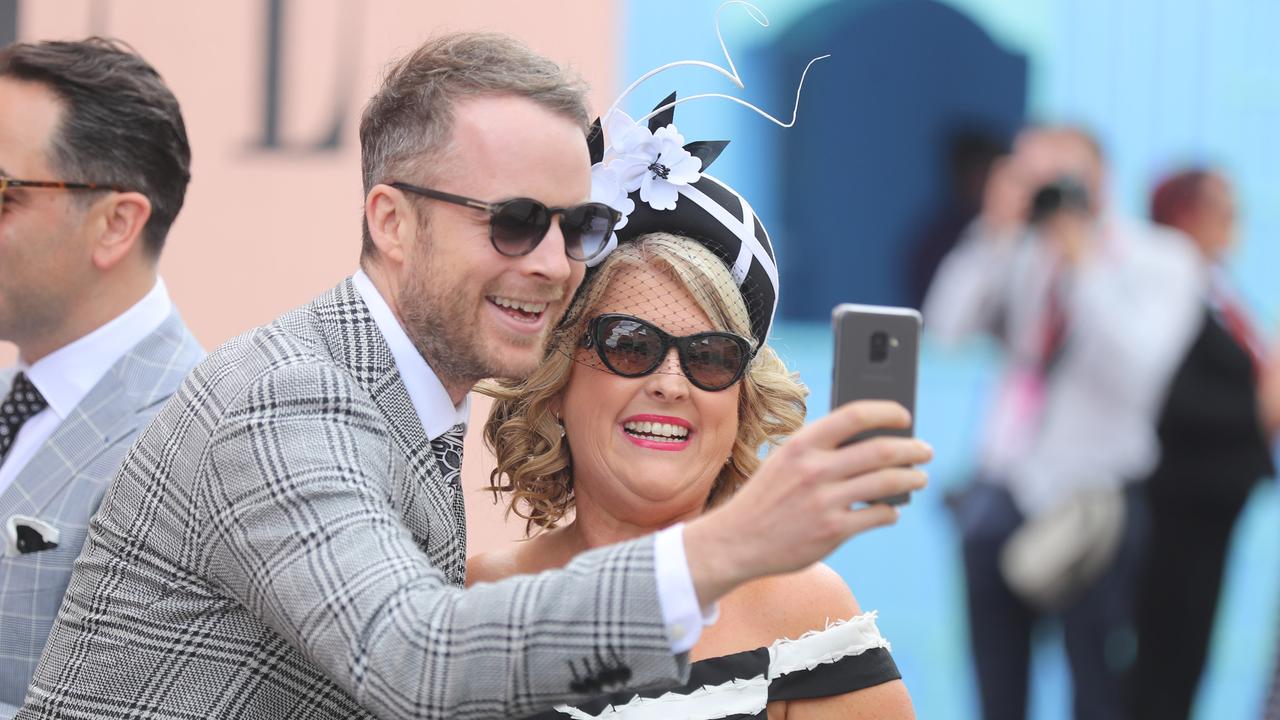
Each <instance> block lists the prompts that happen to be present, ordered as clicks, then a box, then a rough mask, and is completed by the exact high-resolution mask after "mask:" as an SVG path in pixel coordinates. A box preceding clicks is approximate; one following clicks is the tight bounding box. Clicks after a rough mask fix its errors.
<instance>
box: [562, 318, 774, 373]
mask: <svg viewBox="0 0 1280 720" xmlns="http://www.w3.org/2000/svg"><path fill="white" fill-rule="evenodd" d="M583 345H584V346H585V347H588V348H592V347H594V348H595V351H596V354H597V355H599V356H600V362H602V363H604V365H605V367H607V368H608V369H609V370H610V371H611V372H613V373H614V374H616V375H621V376H623V377H640V376H642V375H648V374H649V373H651V372H653V371H654V370H657V369H658V367H659V366H661V365H662V362H663V360H664V359H666V357H667V352H668V351H670V350H671V348H673V347H674V348H675V349H676V354H677V355H678V356H679V357H680V368H681V369H682V370H684V375H685V377H687V378H688V379H689V382H691V383H693V385H694V386H695V387H698V388H701V389H703V390H707V391H710V392H716V391H718V390H724V389H725V388H728V387H730V386H732V385H733V384H734V383H736V382H738V380H740V379H741V378H742V375H743V374H744V373H745V372H746V371H747V365H748V364H750V362H751V358H752V357H753V356H754V355H755V350H754V349H753V348H752V345H751V341H750V340H747V339H746V338H744V337H740V336H738V335H734V334H733V333H727V332H702V333H696V334H694V335H685V336H683V337H676V336H674V335H671V334H669V333H667V332H666V331H664V330H663V329H662V328H660V327H658V326H656V325H654V324H653V323H650V322H648V321H646V320H641V319H640V318H638V317H633V316H631V315H623V314H621V313H606V314H604V315H599V316H597V317H594V318H592V319H591V320H590V322H588V323H587V334H586V337H584V338H583Z"/></svg>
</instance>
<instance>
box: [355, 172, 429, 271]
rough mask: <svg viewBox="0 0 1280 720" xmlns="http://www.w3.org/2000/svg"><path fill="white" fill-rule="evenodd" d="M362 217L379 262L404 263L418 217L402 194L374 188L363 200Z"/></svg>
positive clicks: (415, 231)
mask: <svg viewBox="0 0 1280 720" xmlns="http://www.w3.org/2000/svg"><path fill="white" fill-rule="evenodd" d="M364 218H365V222H367V223H368V224H369V237H370V238H372V239H373V244H374V246H376V247H377V248H378V254H379V256H380V257H381V259H383V260H386V261H389V262H390V263H391V264H393V265H402V264H404V260H405V255H406V254H407V251H408V248H409V246H410V244H411V243H412V242H413V238H414V237H415V235H416V233H417V227H418V218H417V216H416V215H415V214H414V211H413V208H411V207H410V206H409V199H408V198H406V197H405V195H404V193H403V192H401V191H399V190H397V189H395V188H393V187H391V186H390V185H382V184H379V185H374V186H373V187H372V188H371V189H370V190H369V194H368V195H367V196H366V197H365V199H364Z"/></svg>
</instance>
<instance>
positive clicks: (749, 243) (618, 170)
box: [588, 0, 830, 344]
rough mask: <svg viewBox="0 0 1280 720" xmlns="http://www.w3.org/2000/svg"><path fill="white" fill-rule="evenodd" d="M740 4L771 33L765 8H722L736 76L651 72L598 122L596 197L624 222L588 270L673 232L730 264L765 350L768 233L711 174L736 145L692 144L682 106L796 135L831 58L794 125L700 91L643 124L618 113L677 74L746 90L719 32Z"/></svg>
mask: <svg viewBox="0 0 1280 720" xmlns="http://www.w3.org/2000/svg"><path fill="white" fill-rule="evenodd" d="M733 5H740V6H743V7H745V8H746V10H747V12H748V14H749V15H750V16H751V18H752V19H753V20H755V21H756V22H757V23H758V24H760V25H761V26H762V27H767V26H768V25H769V20H768V18H767V17H765V15H764V13H763V12H761V11H760V9H759V8H757V7H756V6H755V5H752V4H751V3H748V2H744V1H743V0H731V1H730V2H726V3H724V4H722V5H721V6H720V7H719V9H717V11H716V36H717V38H718V39H719V40H720V48H721V50H723V51H724V56H725V60H726V62H727V65H728V67H729V69H727V70H726V69H725V68H722V67H720V66H718V65H715V64H712V63H709V62H704V61H700V60H681V61H677V62H672V63H668V64H666V65H663V66H661V67H659V68H656V69H654V70H650V71H649V72H647V73H645V74H644V75H643V76H641V77H640V78H639V79H637V80H636V81H635V82H633V83H632V84H631V85H630V86H628V87H627V89H626V90H624V91H623V92H622V94H621V95H620V96H619V97H618V99H617V100H615V101H614V103H613V105H612V106H611V107H610V109H609V111H608V112H607V113H605V115H604V117H603V119H597V120H596V121H595V123H594V124H593V125H592V128H591V131H590V133H589V134H588V146H589V148H590V151H591V161H592V163H593V165H592V168H591V199H592V200H594V201H596V202H603V203H605V204H607V205H609V206H610V207H613V208H614V209H616V210H618V211H619V212H621V213H622V215H623V217H622V220H621V221H620V222H619V223H618V225H617V226H616V227H615V228H614V236H613V237H612V238H610V240H609V242H608V245H607V246H606V248H605V252H603V253H601V254H600V255H599V256H597V257H596V258H593V259H592V260H591V261H590V262H589V263H588V265H591V266H595V265H598V264H599V263H600V262H602V261H603V260H604V258H605V257H607V256H608V254H609V252H610V251H612V250H613V249H614V248H616V247H617V245H618V243H625V242H627V241H628V240H633V239H635V238H638V237H640V236H642V235H645V234H647V233H652V232H667V233H672V234H676V235H683V236H686V237H689V238H692V239H694V240H696V241H698V242H699V243H701V244H703V245H704V246H706V247H707V248H708V249H710V250H711V251H712V252H713V253H715V254H716V255H717V256H718V257H719V258H720V259H721V260H723V261H724V262H725V264H726V265H727V266H728V269H729V272H730V274H731V275H732V277H733V280H734V282H735V283H737V285H738V289H739V291H740V292H741V294H742V297H743V299H744V300H745V301H746V306H747V309H748V312H749V314H750V316H751V318H750V319H751V330H752V335H753V336H754V339H755V341H756V343H758V344H762V343H764V342H765V340H766V339H767V338H768V335H769V328H770V326H771V325H772V324H773V316H774V313H775V311H776V309H777V304H778V265H777V261H776V259H775V256H774V251H773V245H772V243H771V242H770V240H769V233H768V231H767V230H765V227H764V224H763V223H762V222H761V220H760V218H759V217H758V216H756V214H755V212H754V211H753V210H752V209H751V205H750V204H749V203H748V202H747V200H746V199H745V198H744V197H742V196H741V195H739V194H738V193H737V192H736V191H734V189H733V188H731V187H730V186H729V185H728V184H726V183H725V182H723V181H721V180H718V179H716V178H715V177H712V176H711V175H709V174H707V172H706V171H707V168H708V167H710V166H711V164H712V163H713V162H715V160H716V158H717V157H719V155H720V153H721V152H722V151H723V150H724V149H725V146H727V145H728V144H729V141H727V140H710V141H708V140H699V141H693V142H686V141H685V138H684V136H683V135H682V134H681V133H680V131H679V130H678V129H677V127H676V125H675V107H676V106H677V105H679V104H681V103H685V102H689V101H691V100H699V99H703V98H712V97H714V98H720V99H724V100H729V101H731V102H734V103H737V104H739V105H741V106H744V107H746V108H748V109H750V110H752V111H754V112H756V113H758V114H759V115H761V116H763V117H764V118H766V119H768V120H769V121H771V122H773V123H775V124H777V125H779V126H781V127H784V128H789V127H792V126H793V125H794V124H795V122H796V114H797V111H798V110H799V104H800V91H801V89H802V88H803V87H804V79H805V76H806V75H807V74H808V72H809V68H810V67H812V66H813V63H815V62H817V61H818V60H822V59H824V58H827V57H830V56H829V55H822V56H820V57H816V58H814V59H812V60H810V61H809V64H808V65H806V66H805V69H804V73H802V74H801V76H800V83H799V86H798V87H797V88H796V100H795V105H794V106H793V107H792V113H791V120H790V121H789V122H783V121H782V120H779V119H777V118H775V117H773V116H772V115H770V114H769V113H767V112H765V111H764V110H761V109H760V108H758V107H756V106H755V105H752V104H751V103H748V102H746V101H745V100H742V99H741V98H736V97H733V96H730V95H724V94H721V93H702V94H698V95H691V96H689V97H684V98H680V99H676V94H675V93H672V94H671V95H669V96H667V98H666V99H664V100H663V101H662V102H660V103H658V106H657V107H655V108H654V109H653V110H652V111H651V112H649V113H648V114H647V115H645V116H643V117H641V118H639V119H638V120H633V119H631V118H630V117H629V116H628V115H627V114H626V113H625V112H623V111H622V110H621V109H620V108H619V106H620V105H621V103H622V101H623V100H624V99H625V98H626V97H627V95H629V94H630V93H631V92H632V91H633V90H635V89H636V88H637V87H638V86H639V85H640V84H641V83H643V82H645V81H646V80H648V79H650V78H652V77H653V76H655V75H657V74H658V73H661V72H664V71H666V70H669V69H671V68H674V67H679V66H697V67H704V68H708V69H710V70H713V71H715V72H717V73H719V74H721V75H723V76H725V77H726V78H728V79H729V80H730V81H731V82H732V83H733V84H734V85H735V86H737V87H738V88H739V89H742V88H745V85H744V84H743V82H742V80H741V78H740V77H739V76H738V71H737V68H736V67H734V64H733V58H732V57H731V56H730V54H729V51H728V49H727V48H726V47H725V43H724V38H723V37H722V36H721V32H720V13H721V12H723V11H724V9H725V8H727V7H729V6H733Z"/></svg>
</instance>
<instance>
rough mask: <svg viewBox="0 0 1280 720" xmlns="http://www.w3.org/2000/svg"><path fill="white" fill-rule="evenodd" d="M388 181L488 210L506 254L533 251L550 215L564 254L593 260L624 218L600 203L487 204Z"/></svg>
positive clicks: (496, 242) (493, 235) (495, 239)
mask: <svg viewBox="0 0 1280 720" xmlns="http://www.w3.org/2000/svg"><path fill="white" fill-rule="evenodd" d="M389 184H390V185H391V187H393V188H396V189H398V190H403V191H405V192H409V193H413V194H414V195H421V196H422V197H427V198H431V199H432V200H440V201H442V202H447V203H453V204H454V205H462V206H464V207H469V208H473V209H475V210H483V211H485V212H487V213H489V242H491V243H493V249H494V250H497V251H498V252H499V253H502V254H503V255H506V256H507V257H520V256H521V255H528V254H529V253H531V252H533V249H534V248H536V247H538V243H540V242H542V239H543V238H544V237H546V236H547V230H550V229H551V218H552V217H554V216H556V215H559V216H560V232H561V234H562V235H564V252H565V254H566V255H568V256H569V257H570V258H572V259H574V260H580V261H586V260H591V259H592V258H594V257H595V256H597V255H599V254H600V253H601V252H602V251H603V250H604V248H605V245H606V244H607V243H608V242H609V236H610V235H612V234H613V227H614V226H615V225H617V224H618V221H619V220H621V219H622V213H620V212H618V211H617V210H614V209H613V208H611V207H609V206H608V205H605V204H604V203H598V202H588V203H582V204H581V205H574V206H573V207H568V208H558V207H547V206H546V205H543V204H542V203H540V202H538V201H537V200H533V199H531V198H512V199H511V200H503V201H501V202H496V203H488V202H485V201H483V200H476V199H475V198H469V197H463V196H462V195H454V194H453V193H447V192H441V191H439V190H432V189H431V188H425V187H419V186H417V185H410V184H409V183H404V182H393V183H389Z"/></svg>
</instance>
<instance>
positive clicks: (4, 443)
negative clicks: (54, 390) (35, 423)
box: [0, 373, 49, 461]
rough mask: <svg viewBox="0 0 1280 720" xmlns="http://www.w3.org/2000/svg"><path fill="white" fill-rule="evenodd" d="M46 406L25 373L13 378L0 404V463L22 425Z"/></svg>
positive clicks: (47, 404)
mask: <svg viewBox="0 0 1280 720" xmlns="http://www.w3.org/2000/svg"><path fill="white" fill-rule="evenodd" d="M48 406H49V403H47V402H45V400H44V396H43V395H41V394H40V391H39V390H37V389H36V386H35V385H32V384H31V379H30V378H28V377H27V374H26V373H18V374H17V375H16V376H14V378H13V386H12V387H10V388H9V394H8V395H6V396H5V398H4V401H3V402H0V461H3V460H4V457H5V455H7V454H9V447H10V446H12V445H13V439H14V438H15V437H17V436H18V429H19V428H21V427H22V423H24V422H26V421H27V419H28V418H30V417H31V416H32V415H35V414H36V413H38V412H40V411H41V410H43V409H45V408H46V407H48Z"/></svg>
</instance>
